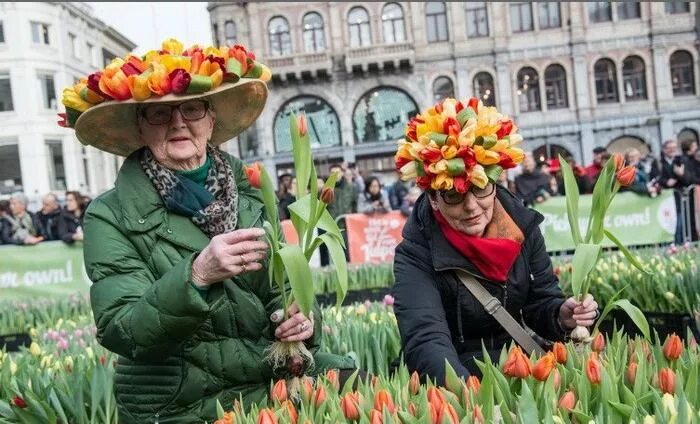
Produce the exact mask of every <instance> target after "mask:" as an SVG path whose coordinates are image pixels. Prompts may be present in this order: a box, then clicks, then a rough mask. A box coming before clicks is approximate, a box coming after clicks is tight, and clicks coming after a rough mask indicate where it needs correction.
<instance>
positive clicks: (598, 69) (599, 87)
mask: <svg viewBox="0 0 700 424" xmlns="http://www.w3.org/2000/svg"><path fill="white" fill-rule="evenodd" d="M593 73H594V75H595V93H596V100H598V103H615V102H618V101H619V99H618V96H617V74H616V71H615V64H614V63H613V61H612V60H610V59H600V60H599V61H597V62H596V63H595V65H594V67H593Z"/></svg>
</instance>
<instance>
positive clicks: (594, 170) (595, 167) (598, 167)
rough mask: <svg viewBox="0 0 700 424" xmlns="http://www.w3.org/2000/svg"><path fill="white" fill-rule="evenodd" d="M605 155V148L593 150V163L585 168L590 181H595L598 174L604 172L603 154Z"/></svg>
mask: <svg viewBox="0 0 700 424" xmlns="http://www.w3.org/2000/svg"><path fill="white" fill-rule="evenodd" d="M605 153H607V150H606V149H605V147H600V146H598V147H596V148H594V149H593V163H591V164H590V165H588V166H587V167H586V168H585V171H586V175H588V179H589V180H591V181H595V180H597V179H598V174H600V171H602V170H603V166H604V164H603V154H605Z"/></svg>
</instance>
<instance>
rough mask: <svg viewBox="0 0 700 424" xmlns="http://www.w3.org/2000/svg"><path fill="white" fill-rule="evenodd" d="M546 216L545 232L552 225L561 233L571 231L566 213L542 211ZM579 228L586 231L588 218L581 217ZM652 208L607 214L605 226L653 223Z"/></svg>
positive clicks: (542, 226) (611, 227) (553, 229)
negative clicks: (637, 211)
mask: <svg viewBox="0 0 700 424" xmlns="http://www.w3.org/2000/svg"><path fill="white" fill-rule="evenodd" d="M542 216H544V221H543V222H542V224H541V229H542V231H543V232H545V231H546V229H547V227H551V231H554V232H557V233H561V232H567V233H568V232H569V218H568V217H567V215H566V213H561V214H553V213H547V212H542ZM578 223H579V225H578V226H579V229H580V230H581V231H582V232H585V231H586V225H587V224H588V218H579V220H578ZM651 223H652V222H651V208H649V207H646V208H644V211H643V212H639V213H626V214H619V215H606V216H605V227H606V228H610V229H611V230H612V229H615V228H622V227H638V226H644V225H651Z"/></svg>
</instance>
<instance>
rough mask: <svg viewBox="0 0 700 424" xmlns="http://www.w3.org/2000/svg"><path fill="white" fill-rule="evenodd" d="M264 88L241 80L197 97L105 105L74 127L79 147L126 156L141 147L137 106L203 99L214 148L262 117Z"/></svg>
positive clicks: (84, 115)
mask: <svg viewBox="0 0 700 424" xmlns="http://www.w3.org/2000/svg"><path fill="white" fill-rule="evenodd" d="M267 93H268V91H267V85H266V84H265V82H263V81H261V80H259V79H253V78H241V79H240V80H239V81H238V82H236V83H224V84H222V85H220V86H219V87H217V88H215V89H213V90H210V91H207V92H205V93H201V94H191V95H175V94H168V95H165V96H162V97H151V98H149V99H146V100H143V101H137V100H133V99H130V100H124V101H106V102H103V103H101V104H98V105H95V106H93V107H91V108H90V109H88V110H86V111H85V112H83V113H82V114H81V115H80V117H79V118H78V120H77V121H76V123H75V134H76V136H77V137H78V140H80V142H81V143H83V144H86V145H91V146H94V147H96V148H98V149H100V150H104V151H106V152H109V153H114V154H115V155H120V156H128V155H129V154H131V153H132V152H134V151H135V150H138V149H140V148H141V147H143V142H142V141H141V136H140V134H139V130H138V119H137V114H138V111H139V106H141V105H147V104H153V103H170V102H177V103H181V102H184V101H186V100H190V99H205V100H207V101H208V102H209V107H210V108H211V109H212V110H213V111H214V112H215V113H216V120H215V122H214V130H213V131H212V135H211V139H210V140H209V143H210V144H211V145H213V146H218V145H219V144H221V143H224V142H226V141H228V140H230V139H232V138H234V137H236V136H237V135H239V134H241V133H242V132H243V131H245V130H246V129H247V128H249V127H250V126H251V125H253V123H254V122H255V120H256V119H257V118H258V117H259V116H260V114H261V113H262V110H263V108H264V107H265V102H266V101H267Z"/></svg>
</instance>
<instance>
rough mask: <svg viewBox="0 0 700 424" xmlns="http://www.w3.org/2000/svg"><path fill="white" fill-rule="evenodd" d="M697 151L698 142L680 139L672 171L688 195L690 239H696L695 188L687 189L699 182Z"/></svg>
mask: <svg viewBox="0 0 700 424" xmlns="http://www.w3.org/2000/svg"><path fill="white" fill-rule="evenodd" d="M697 151H698V142H697V141H695V140H683V141H681V152H682V154H681V156H680V157H679V159H680V161H679V164H678V166H674V169H673V172H674V173H675V174H676V176H677V177H678V181H679V183H680V186H681V187H683V188H684V189H685V191H686V192H687V196H689V202H688V204H689V208H688V209H689V210H688V213H689V215H690V216H691V219H690V229H689V231H690V240H691V241H697V240H698V231H697V224H698V223H697V222H695V219H693V217H695V190H690V189H688V188H689V187H692V186H694V185H696V184H700V162H698V161H696V160H695V154H696V153H697Z"/></svg>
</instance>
